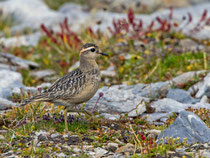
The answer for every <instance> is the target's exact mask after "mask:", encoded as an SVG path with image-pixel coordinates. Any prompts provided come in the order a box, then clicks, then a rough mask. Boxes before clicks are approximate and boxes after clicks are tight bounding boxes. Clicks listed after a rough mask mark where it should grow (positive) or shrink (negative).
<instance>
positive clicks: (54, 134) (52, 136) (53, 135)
mask: <svg viewBox="0 0 210 158" xmlns="http://www.w3.org/2000/svg"><path fill="white" fill-rule="evenodd" d="M58 136H59V133H53V134H52V135H51V138H56V137H58Z"/></svg>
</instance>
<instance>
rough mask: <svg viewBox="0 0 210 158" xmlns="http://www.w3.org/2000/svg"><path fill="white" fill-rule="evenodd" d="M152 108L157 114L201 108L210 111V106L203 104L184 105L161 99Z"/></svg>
mask: <svg viewBox="0 0 210 158" xmlns="http://www.w3.org/2000/svg"><path fill="white" fill-rule="evenodd" d="M150 106H151V107H152V108H154V109H155V112H163V113H169V112H180V111H183V110H185V109H187V108H189V107H191V108H195V109H199V108H206V109H210V104H203V103H196V104H183V103H180V102H177V101H175V100H172V99H169V98H164V99H159V100H157V101H155V102H153V103H152V104H151V105H150Z"/></svg>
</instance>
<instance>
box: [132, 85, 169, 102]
mask: <svg viewBox="0 0 210 158" xmlns="http://www.w3.org/2000/svg"><path fill="white" fill-rule="evenodd" d="M141 86H142V84H140V87H141ZM169 88H170V84H169V82H157V83H151V84H148V85H146V86H144V87H142V89H139V88H138V86H137V87H136V86H135V87H134V91H133V92H134V93H140V94H139V95H140V96H142V97H148V98H159V97H160V96H161V97H164V96H165V95H166V94H167V92H168V89H169Z"/></svg>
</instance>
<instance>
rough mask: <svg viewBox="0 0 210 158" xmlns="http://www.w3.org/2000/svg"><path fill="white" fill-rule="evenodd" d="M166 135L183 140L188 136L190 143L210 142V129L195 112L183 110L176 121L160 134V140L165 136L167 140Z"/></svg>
mask: <svg viewBox="0 0 210 158" xmlns="http://www.w3.org/2000/svg"><path fill="white" fill-rule="evenodd" d="M166 136H168V137H169V138H170V137H172V138H180V141H181V142H182V141H183V140H184V139H185V138H187V142H188V143H189V144H193V143H195V142H201V143H204V142H210V129H209V128H208V127H207V126H206V124H205V123H204V122H203V121H202V120H201V119H200V118H199V117H198V116H197V115H195V114H194V113H192V112H187V111H181V112H180V113H179V116H178V117H177V119H176V120H175V121H174V123H173V124H172V125H170V126H169V127H168V128H167V129H166V130H164V131H163V132H162V133H161V134H160V135H159V136H158V140H159V141H160V139H161V138H163V141H164V142H165V141H166V140H165V137H166Z"/></svg>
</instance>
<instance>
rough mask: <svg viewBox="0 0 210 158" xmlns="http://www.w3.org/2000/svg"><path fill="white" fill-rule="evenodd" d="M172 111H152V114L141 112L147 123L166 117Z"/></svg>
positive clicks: (170, 114)
mask: <svg viewBox="0 0 210 158" xmlns="http://www.w3.org/2000/svg"><path fill="white" fill-rule="evenodd" d="M172 115H173V113H158V112H157V113H152V114H142V116H141V117H142V118H145V119H146V120H147V121H149V123H151V124H152V123H153V122H155V121H158V120H160V119H163V118H165V119H168V118H169V117H170V116H172Z"/></svg>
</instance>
